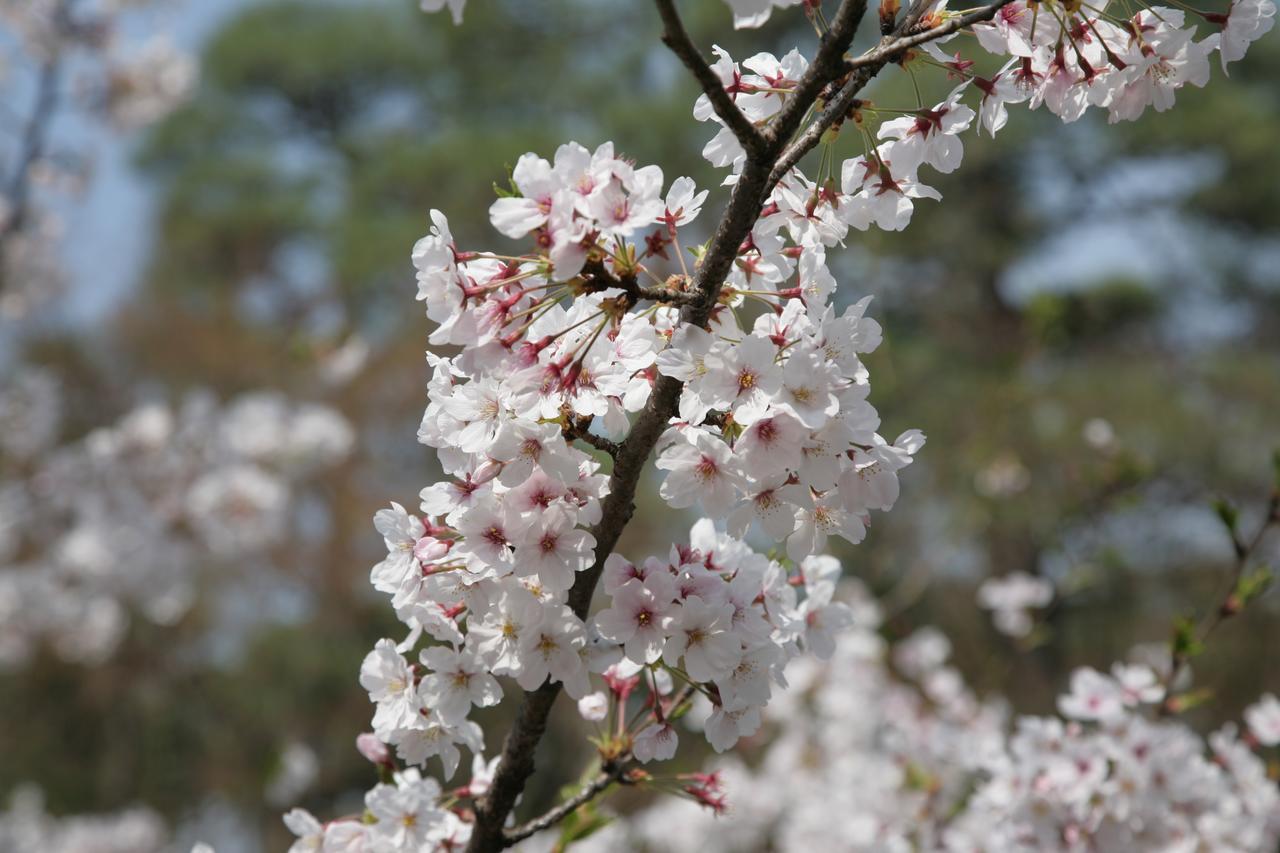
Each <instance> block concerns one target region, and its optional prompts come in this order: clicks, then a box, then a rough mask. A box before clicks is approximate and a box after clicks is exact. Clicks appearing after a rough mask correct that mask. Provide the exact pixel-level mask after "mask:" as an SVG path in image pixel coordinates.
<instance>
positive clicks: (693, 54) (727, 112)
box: [654, 0, 765, 154]
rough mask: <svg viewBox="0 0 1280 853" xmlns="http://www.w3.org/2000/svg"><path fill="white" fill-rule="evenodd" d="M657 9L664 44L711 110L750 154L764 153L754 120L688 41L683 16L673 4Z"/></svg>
mask: <svg viewBox="0 0 1280 853" xmlns="http://www.w3.org/2000/svg"><path fill="white" fill-rule="evenodd" d="M654 5H656V6H657V7H658V15H659V16H660V17H661V18H662V27H663V32H662V43H663V44H665V45H666V46H667V47H668V48H669V49H670V50H671V52H672V53H674V54H675V55H676V56H677V57H679V58H680V61H681V62H683V63H684V66H685V68H688V69H689V71H690V72H691V73H692V74H693V76H694V77H695V78H696V79H697V81H698V83H699V85H701V86H702V91H703V92H705V93H706V95H707V98H709V99H710V100H711V107H712V109H714V110H715V111H716V115H718V116H720V119H721V121H723V122H724V123H725V124H726V125H728V127H729V129H730V130H732V131H733V135H734V136H736V137H737V138H738V142H740V143H742V147H743V148H745V149H746V151H747V153H748V154H757V153H759V152H761V151H763V150H764V146H765V138H764V136H763V135H762V134H761V133H760V131H759V130H757V129H756V126H755V125H754V124H752V123H751V120H750V119H749V118H747V117H746V116H745V115H743V114H742V110H740V109H738V107H737V105H736V104H735V103H734V102H733V98H732V97H731V96H730V95H729V93H728V92H727V91H725V88H724V84H723V83H721V82H720V78H719V77H717V76H716V73H715V72H714V71H712V70H711V66H710V65H708V64H707V60H706V58H705V57H703V55H702V52H701V51H700V50H698V47H697V45H695V44H694V43H693V39H691V38H690V37H689V32H688V31H687V30H686V29H685V28H684V22H683V21H682V20H680V13H679V12H677V11H676V6H675V3H674V0H654Z"/></svg>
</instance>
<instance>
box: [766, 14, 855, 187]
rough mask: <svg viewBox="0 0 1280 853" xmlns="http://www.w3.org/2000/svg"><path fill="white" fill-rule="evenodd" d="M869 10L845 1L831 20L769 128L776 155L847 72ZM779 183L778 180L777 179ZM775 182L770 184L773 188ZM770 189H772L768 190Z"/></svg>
mask: <svg viewBox="0 0 1280 853" xmlns="http://www.w3.org/2000/svg"><path fill="white" fill-rule="evenodd" d="M866 11H867V2H866V0H844V2H842V3H841V4H840V8H839V9H837V10H836V13H835V16H834V17H832V19H831V26H830V27H829V28H828V29H827V31H826V33H825V34H824V35H823V37H822V42H821V44H820V45H819V46H818V51H817V53H816V54H815V55H814V57H813V62H811V63H810V64H809V68H808V70H807V71H805V73H804V75H803V76H801V78H800V80H799V82H798V83H796V86H795V88H794V89H792V90H791V94H790V95H788V96H787V101H786V103H784V104H783V105H782V109H781V110H779V111H778V114H777V115H776V116H774V118H773V120H772V121H771V122H770V124H769V129H768V130H767V131H766V136H767V138H768V140H769V147H770V149H771V151H772V152H773V155H774V156H775V157H776V156H777V153H778V152H779V151H781V150H782V148H783V146H785V145H786V144H787V141H788V140H789V139H791V137H792V136H793V135H794V134H795V132H796V131H797V130H799V128H800V125H801V124H803V123H804V117H805V115H807V114H808V112H809V108H810V107H812V106H813V105H814V103H816V102H817V100H818V98H819V97H820V96H821V94H822V92H823V90H824V89H826V87H827V86H828V84H830V83H831V82H832V81H833V80H837V79H839V78H840V77H841V76H842V75H843V73H844V54H845V52H846V51H847V50H848V49H849V47H850V46H851V45H852V44H853V37H854V35H855V34H856V33H857V31H858V24H859V23H861V22H862V18H863V16H864V15H865V14H866ZM774 183H776V181H775V182H774ZM772 186H773V184H772V183H771V184H769V187H770V188H772ZM766 192H768V190H766Z"/></svg>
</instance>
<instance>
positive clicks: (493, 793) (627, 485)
mask: <svg viewBox="0 0 1280 853" xmlns="http://www.w3.org/2000/svg"><path fill="white" fill-rule="evenodd" d="M655 2H656V3H657V5H658V11H659V13H660V14H662V15H663V19H664V22H665V23H666V24H667V26H668V31H669V33H670V26H671V16H672V15H673V14H674V11H675V10H674V7H673V6H672V5H671V3H670V2H669V0H655ZM865 11H866V0H843V2H842V3H841V4H840V8H839V10H837V12H836V15H835V17H834V18H833V21H832V26H831V28H830V29H829V30H828V31H827V34H826V36H825V37H824V39H823V42H822V45H821V47H820V48H819V50H818V55H817V57H816V58H815V60H814V62H813V63H812V64H811V65H810V67H809V70H808V71H807V72H806V73H805V75H804V76H803V78H802V79H801V81H800V83H799V84H798V85H797V87H796V89H795V90H794V91H793V93H792V94H791V96H790V97H789V98H788V104H787V106H786V107H785V108H784V109H783V110H782V111H781V112H779V114H778V115H777V116H775V117H774V120H773V122H772V123H771V125H770V128H769V130H768V131H767V132H766V135H765V139H766V141H767V144H766V145H764V146H762V147H761V148H760V149H758V150H757V153H755V154H749V156H748V157H747V161H746V164H745V165H744V167H743V170H742V174H741V175H740V176H739V179H738V182H737V184H736V185H735V186H734V189H733V194H732V195H731V196H730V199H729V206H728V208H727V209H726V210H725V213H724V215H723V217H722V218H721V220H720V223H719V225H718V226H717V227H716V231H715V234H714V235H713V236H712V238H711V241H710V243H709V244H708V246H707V251H706V253H705V254H704V255H703V258H702V262H701V264H700V265H699V267H698V269H697V272H696V273H695V276H694V282H693V287H692V288H691V290H692V292H693V294H694V296H695V297H696V298H695V299H694V300H693V301H690V302H689V303H687V304H685V305H684V306H683V308H682V309H681V312H680V316H681V320H682V321H683V322H685V323H689V324H692V325H695V326H705V325H706V323H707V321H708V319H709V318H710V316H711V311H712V309H713V308H714V307H715V304H716V300H717V298H718V296H719V294H720V288H721V286H722V285H723V284H724V281H725V278H726V277H727V276H728V274H729V271H730V269H731V268H732V264H733V261H734V259H735V258H736V257H737V254H738V248H739V247H740V246H741V245H742V243H743V241H744V240H745V239H746V238H747V236H748V235H749V234H750V233H751V228H752V226H753V225H754V224H755V222H756V219H757V218H759V215H760V211H761V208H762V206H763V203H764V199H765V198H766V196H767V195H768V192H769V190H770V188H771V187H772V184H771V183H769V178H770V174H771V172H772V170H773V166H774V161H775V160H776V159H777V158H778V156H779V155H780V153H781V151H782V148H783V146H784V145H785V144H786V140H787V139H789V138H790V137H791V135H792V134H793V133H794V132H795V131H796V129H797V128H798V127H799V125H800V123H801V122H802V121H803V118H804V116H805V114H806V113H807V112H808V111H809V108H810V107H811V106H812V105H813V102H814V101H815V100H816V99H817V97H818V95H819V94H820V93H821V92H822V90H823V88H824V87H825V86H826V85H827V84H828V83H829V82H830V81H831V80H833V79H835V78H836V77H837V76H839V74H840V69H841V63H840V59H841V57H842V56H843V54H844V52H845V51H846V50H848V48H849V45H850V44H852V43H853V37H854V34H855V33H856V31H857V28H858V23H859V21H860V20H861V18H862V14H863V13H864V12H865ZM676 22H677V23H678V18H677V19H676ZM679 32H683V27H681V28H680V30H679ZM675 41H676V45H677V46H679V45H680V44H681V43H682V42H681V40H680V39H679V38H678V36H677V37H676V38H675ZM684 43H688V44H689V45H690V46H691V44H692V43H691V42H688V35H687V33H686V34H685V37H684ZM673 50H676V52H677V55H680V51H679V49H677V48H673ZM687 53H688V51H686V55H687ZM693 53H694V54H696V53H697V51H696V49H695V50H694V51H693ZM681 58H682V59H685V62H686V65H688V64H689V61H688V59H686V57H685V56H681ZM701 64H702V65H703V66H705V62H703V63H701ZM692 70H693V73H694V76H695V77H698V78H699V81H700V82H705V81H704V78H703V77H702V75H701V74H700V72H699V71H698V69H697V67H696V66H695V67H693V68H692ZM707 70H708V71H710V69H709V68H708V69H707ZM828 75H829V76H828ZM712 76H714V75H712ZM716 85H717V86H719V81H718V80H717V81H716ZM720 91H721V92H723V87H722V86H721V87H720ZM709 97H710V95H709ZM725 97H726V99H727V94H726V96H725ZM734 110H735V112H736V107H735V108H734ZM744 147H746V146H745V145H744ZM682 387H683V384H682V383H681V382H680V380H678V379H675V378H673V377H670V376H665V375H662V376H659V377H658V380H657V381H656V382H655V384H654V388H653V391H652V393H651V394H650V397H649V403H648V405H647V406H646V407H645V409H644V410H643V411H642V412H641V413H640V415H639V416H638V417H637V418H636V420H635V423H634V424H632V427H631V431H630V432H629V433H628V434H627V437H626V439H625V440H624V441H623V442H622V443H621V444H620V445H619V446H618V448H617V453H616V454H615V455H614V467H613V472H612V473H611V475H610V478H609V494H608V496H607V497H606V498H605V499H604V500H603V501H602V502H601V518H600V521H599V523H597V524H596V525H595V527H593V528H592V530H591V534H592V536H594V537H595V540H596V552H595V553H596V559H595V563H594V564H593V565H592V566H591V568H589V569H587V570H586V571H584V572H579V573H578V576H577V578H576V579H575V581H574V584H573V586H572V587H571V588H570V590H569V596H568V604H569V607H570V609H571V610H572V611H573V612H574V614H576V615H577V616H578V618H579V619H584V620H585V619H586V617H587V614H588V612H589V610H590V608H591V600H592V597H593V595H594V593H595V588H596V585H597V584H598V583H599V581H600V575H601V573H602V572H603V571H604V562H605V560H606V559H607V558H608V557H609V555H610V554H612V553H613V549H614V547H615V546H616V545H617V543H618V539H619V537H620V536H621V535H622V531H623V529H624V528H625V527H626V525H627V523H628V522H629V521H630V520H631V516H632V514H633V513H634V512H635V494H636V487H637V485H638V484H639V482H640V479H641V476H642V474H643V473H644V470H645V466H646V464H647V463H648V460H649V457H650V455H651V454H652V453H653V448H654V447H655V446H656V445H657V443H658V438H659V437H660V436H661V435H662V432H663V431H664V430H665V429H666V426H667V424H668V422H669V421H670V420H671V418H672V416H673V415H674V414H675V413H676V411H677V410H678V408H679V402H680V391H681V389H682ZM560 688H561V685H560V683H559V682H550V681H549V682H547V683H546V684H543V685H542V686H541V687H539V688H538V689H536V690H534V691H531V692H528V693H526V694H525V696H524V699H523V700H522V701H521V703H520V707H519V709H518V710H517V712H516V719H515V722H514V723H513V724H512V726H511V729H510V731H508V732H507V737H506V739H505V741H504V742H503V746H502V757H501V760H500V761H499V762H498V766H497V769H496V770H495V772H494V777H493V781H492V783H491V784H490V788H489V791H488V793H487V794H486V795H485V796H484V797H482V798H481V799H480V800H479V801H478V802H477V803H476V820H475V824H474V827H473V830H472V834H471V840H470V842H469V843H468V845H467V850H468V851H469V853H493V851H498V850H502V849H503V848H504V847H505V846H506V839H505V837H504V834H503V829H502V827H503V825H504V823H505V822H506V819H507V815H509V814H510V813H511V809H512V808H513V807H514V805H515V801H516V798H517V797H518V796H519V795H520V792H521V791H523V790H524V786H525V783H526V782H527V781H528V779H529V777H530V776H531V775H532V774H533V770H534V752H535V751H536V749H537V746H538V743H539V741H541V740H542V735H543V734H544V733H545V732H546V728H547V717H548V715H549V714H550V713H551V706H552V705H553V704H554V703H555V699H556V696H557V695H558V694H559V693H560Z"/></svg>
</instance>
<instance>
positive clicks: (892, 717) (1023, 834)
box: [581, 585, 1280, 853]
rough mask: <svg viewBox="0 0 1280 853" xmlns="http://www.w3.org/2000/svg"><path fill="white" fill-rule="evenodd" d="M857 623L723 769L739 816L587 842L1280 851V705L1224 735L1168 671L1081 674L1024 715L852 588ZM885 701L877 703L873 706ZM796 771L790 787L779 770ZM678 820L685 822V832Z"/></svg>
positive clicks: (796, 680)
mask: <svg viewBox="0 0 1280 853" xmlns="http://www.w3.org/2000/svg"><path fill="white" fill-rule="evenodd" d="M842 597H843V598H844V599H845V600H847V601H848V602H849V604H850V606H851V611H852V613H853V614H854V619H853V625H852V626H851V628H850V629H849V630H847V631H846V632H844V633H842V634H841V635H840V636H839V638H838V639H837V644H836V649H835V654H834V656H833V657H832V659H831V661H830V662H829V663H826V664H820V663H818V662H816V661H814V660H813V659H811V658H801V659H797V660H796V661H794V662H793V663H792V664H791V665H790V666H789V667H788V669H787V673H786V674H787V680H788V682H789V684H790V686H789V687H788V689H787V690H786V691H784V692H782V693H780V694H779V695H778V696H777V697H776V699H775V701H774V702H772V703H771V704H770V706H769V710H768V712H767V713H766V725H767V726H768V727H770V728H771V729H776V735H775V737H773V738H772V739H771V740H770V741H769V746H768V748H767V749H766V750H765V751H764V755H763V756H761V757H760V760H759V762H758V764H757V763H755V762H753V767H752V768H751V769H748V768H747V767H746V766H745V765H744V764H743V763H742V762H741V761H740V760H738V759H735V758H728V759H723V760H721V761H720V763H719V764H718V766H717V767H715V768H714V770H713V775H715V776H716V777H717V778H718V780H719V783H720V787H721V788H722V789H724V790H725V792H726V797H727V806H728V808H729V810H730V812H731V814H732V820H729V821H726V820H717V819H715V818H714V816H713V813H712V812H710V811H708V810H707V809H706V808H704V807H702V806H703V805H704V804H703V803H702V802H700V799H699V797H697V796H695V795H692V794H688V793H686V796H685V797H683V798H668V799H662V800H658V801H656V802H655V804H654V805H653V806H652V807H650V808H649V809H647V810H645V811H642V812H640V813H638V814H632V815H629V816H628V819H627V820H626V821H625V822H621V821H620V822H615V823H613V824H611V825H610V826H609V827H607V828H606V829H605V830H603V831H602V832H600V833H599V834H597V835H595V836H593V837H591V838H590V839H588V840H587V841H585V842H583V843H582V845H581V846H582V848H583V850H586V851H592V850H612V849H620V848H624V847H625V848H626V849H633V850H674V851H684V850H688V851H701V850H740V849H748V848H755V847H758V846H770V847H772V848H776V849H780V850H822V849H841V850H868V851H870V850H955V851H966V850H989V851H1001V853H1003V851H1032V850H1046V849H1053V850H1081V851H1083V850H1169V849H1192V848H1194V849H1205V850H1267V849H1271V848H1273V847H1274V846H1275V845H1276V844H1277V843H1280V817H1278V816H1280V792H1278V791H1277V789H1276V785H1275V783H1274V781H1272V780H1270V779H1268V778H1267V773H1266V762H1265V760H1264V756H1263V755H1260V754H1259V749H1260V748H1261V747H1265V746H1267V745H1269V744H1270V745H1274V744H1275V743H1276V742H1277V740H1272V741H1270V742H1268V741H1267V740H1264V739H1263V738H1262V737H1260V736H1259V731H1260V730H1261V731H1263V732H1269V733H1270V735H1271V737H1272V738H1276V728H1275V721H1276V719H1277V708H1280V704H1278V703H1276V702H1275V699H1274V697H1264V699H1263V701H1262V702H1260V703H1259V704H1258V705H1255V706H1253V707H1252V708H1250V709H1249V710H1248V711H1247V712H1246V715H1245V716H1246V720H1247V721H1248V722H1249V724H1250V733H1249V734H1248V735H1247V736H1245V737H1244V738H1241V737H1239V736H1237V734H1236V729H1235V727H1234V726H1230V725H1229V726H1227V727H1225V728H1223V729H1222V730H1220V731H1218V732H1216V733H1214V734H1213V735H1211V736H1210V737H1209V738H1208V741H1207V743H1206V741H1205V740H1204V739H1202V738H1201V737H1200V736H1199V735H1197V734H1196V733H1195V732H1193V731H1192V730H1191V729H1189V728H1188V727H1186V726H1185V725H1184V724H1182V723H1179V722H1176V721H1156V720H1153V719H1151V716H1150V714H1149V711H1150V710H1151V707H1152V706H1151V704H1150V703H1152V702H1153V701H1158V700H1159V699H1160V698H1161V697H1162V696H1163V689H1162V687H1160V685H1159V684H1158V683H1157V679H1156V675H1155V673H1154V672H1153V671H1152V670H1151V669H1149V668H1148V667H1145V666H1142V665H1125V664H1120V665H1117V666H1116V667H1114V668H1113V671H1112V674H1110V675H1104V674H1102V673H1098V672H1095V671H1093V670H1080V671H1078V672H1077V673H1076V674H1075V676H1074V678H1073V680H1072V685H1071V687H1072V689H1071V692H1070V693H1069V694H1067V695H1065V696H1063V697H1062V699H1061V711H1062V714H1063V716H1062V717H1047V718H1045V717H1021V718H1019V719H1017V720H1016V721H1014V724H1013V726H1012V730H1011V731H1010V727H1009V722H1008V720H1007V718H1006V714H1005V712H1004V711H1003V710H1002V707H1001V706H1000V705H999V704H997V703H984V702H981V701H979V700H978V699H977V698H976V697H975V696H974V695H973V694H972V692H971V691H970V690H969V689H968V688H967V687H966V686H965V684H964V681H963V679H962V677H961V676H960V675H959V673H958V672H957V671H956V670H955V669H954V668H952V667H950V666H948V665H947V658H948V655H949V644H948V642H947V640H946V638H945V637H944V636H943V635H941V634H940V633H938V632H937V631H935V630H933V629H922V630H920V631H918V632H917V633H915V634H913V635H911V636H910V637H909V638H907V639H906V640H904V641H901V642H899V643H898V644H896V645H895V646H894V647H892V648H889V647H887V646H886V645H885V643H884V642H883V640H882V639H881V638H880V637H879V636H878V635H877V633H876V630H875V629H876V627H877V624H878V621H879V619H878V608H877V607H876V605H875V603H874V602H873V601H871V600H870V599H869V598H868V597H867V596H866V594H865V592H863V591H862V590H861V588H860V587H858V586H856V585H849V586H847V587H846V588H845V590H844V592H843V593H842ZM867 697H875V701H867ZM779 779H785V780H786V784H785V785H779V784H778V780H779ZM672 826H679V827H680V832H678V833H673V832H671V827H672Z"/></svg>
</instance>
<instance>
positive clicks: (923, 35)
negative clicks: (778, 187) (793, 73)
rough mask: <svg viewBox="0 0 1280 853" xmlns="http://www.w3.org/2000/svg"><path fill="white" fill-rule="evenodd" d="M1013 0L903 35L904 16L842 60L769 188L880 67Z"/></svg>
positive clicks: (989, 15)
mask: <svg viewBox="0 0 1280 853" xmlns="http://www.w3.org/2000/svg"><path fill="white" fill-rule="evenodd" d="M1010 2H1012V0H997V2H995V3H992V4H990V5H988V6H983V7H982V8H980V9H975V10H974V11H972V12H969V13H967V14H965V15H959V16H957V17H955V18H951V19H949V20H947V21H944V22H943V23H941V24H939V25H938V26H936V27H931V28H930V29H927V30H924V31H922V32H918V33H913V34H912V35H907V36H904V35H902V30H904V29H905V28H909V27H910V26H911V23H910V19H904V20H903V22H902V23H901V24H899V26H898V29H897V30H895V31H894V33H893V34H891V35H889V36H886V37H885V38H883V39H882V40H881V42H880V44H879V45H878V46H876V47H875V48H874V49H873V50H869V51H867V52H866V53H864V54H863V55H862V56H859V57H857V58H856V59H851V60H847V61H844V62H842V63H841V68H842V69H843V70H844V71H845V72H847V73H848V74H849V78H848V79H847V80H846V81H845V82H844V85H843V86H841V88H840V91H839V92H838V93H837V94H836V96H835V97H834V98H832V99H831V100H830V101H829V102H828V103H827V104H826V105H825V106H824V107H823V110H822V112H821V113H819V115H818V118H817V119H816V120H815V121H814V122H813V123H812V124H810V125H809V126H808V127H807V128H805V131H804V133H803V134H801V135H800V136H799V137H798V138H797V139H796V141H795V142H793V143H792V144H791V145H790V146H789V147H788V148H787V150H786V152H785V153H784V154H783V155H782V157H780V158H779V159H778V163H777V165H776V166H774V169H773V173H772V174H771V175H770V176H769V188H770V189H772V188H773V186H774V185H775V184H777V183H778V181H780V180H782V179H783V178H784V177H785V176H786V174H787V173H788V172H790V171H791V170H792V169H794V168H795V166H796V164H797V163H799V162H800V160H801V159H803V158H804V155H806V154H808V153H809V152H810V151H812V150H813V148H814V147H815V146H816V145H817V144H818V142H819V141H820V140H821V139H822V135H823V134H824V133H826V132H827V130H828V129H829V128H830V127H831V126H832V125H834V124H835V123H836V122H838V121H840V120H842V119H843V118H844V117H845V115H846V114H848V112H849V108H850V107H851V106H852V105H853V101H854V98H856V97H857V95H858V93H860V92H861V91H862V89H863V88H864V87H865V86H866V85H867V83H869V82H870V81H871V79H872V78H873V77H875V76H876V74H878V73H880V69H882V68H884V66H886V65H888V64H889V63H890V62H893V61H894V60H895V59H897V58H898V57H899V56H901V55H902V53H903V52H905V51H907V50H909V49H910V48H912V47H916V46H918V45H921V44H924V43H925V42H928V41H933V40H934V39H939V38H942V37H943V36H946V35H950V34H951V33H954V32H956V31H957V30H959V29H962V28H963V27H967V26H970V25H972V24H975V23H978V22H979V21H989V20H991V18H993V17H994V16H995V14H996V12H998V11H999V10H1000V8H1001V7H1002V6H1005V5H1007V4H1008V3H1010Z"/></svg>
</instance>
